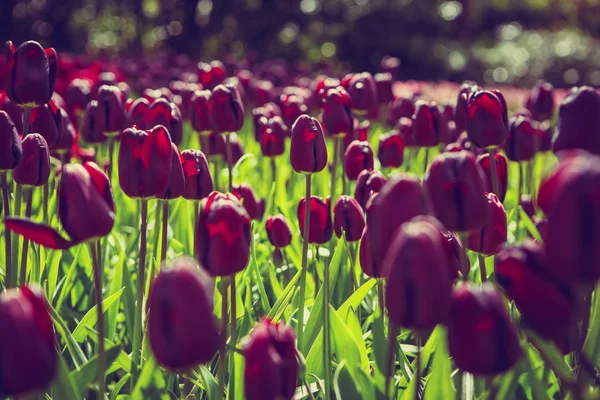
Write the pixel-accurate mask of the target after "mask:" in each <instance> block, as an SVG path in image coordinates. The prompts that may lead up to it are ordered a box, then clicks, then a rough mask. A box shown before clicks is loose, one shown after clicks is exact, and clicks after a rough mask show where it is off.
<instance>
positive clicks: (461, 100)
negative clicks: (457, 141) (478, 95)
mask: <svg viewBox="0 0 600 400" xmlns="http://www.w3.org/2000/svg"><path fill="white" fill-rule="evenodd" d="M478 90H481V88H480V87H479V86H477V84H476V83H475V82H472V81H466V82H463V84H462V85H461V87H460V90H459V92H458V98H457V100H456V105H455V106H454V124H455V125H456V130H457V131H458V132H459V134H460V133H462V132H464V131H465V130H466V129H467V123H466V112H467V101H468V99H469V96H470V95H471V93H472V92H476V91H478Z"/></svg>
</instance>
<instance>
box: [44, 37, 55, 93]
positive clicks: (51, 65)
mask: <svg viewBox="0 0 600 400" xmlns="http://www.w3.org/2000/svg"><path fill="white" fill-rule="evenodd" d="M44 52H45V53H46V57H48V79H49V81H50V85H49V87H50V91H51V92H52V91H53V90H54V81H55V80H56V69H57V68H56V65H57V57H56V50H54V49H52V48H50V49H46V50H44Z"/></svg>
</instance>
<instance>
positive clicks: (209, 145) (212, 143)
mask: <svg viewBox="0 0 600 400" xmlns="http://www.w3.org/2000/svg"><path fill="white" fill-rule="evenodd" d="M230 140H231V137H230ZM200 148H202V151H203V152H204V154H206V155H207V156H208V157H210V156H220V155H222V154H225V153H226V150H227V149H226V143H225V136H223V135H219V134H217V133H213V132H209V133H208V134H206V135H200ZM232 150H233V149H232Z"/></svg>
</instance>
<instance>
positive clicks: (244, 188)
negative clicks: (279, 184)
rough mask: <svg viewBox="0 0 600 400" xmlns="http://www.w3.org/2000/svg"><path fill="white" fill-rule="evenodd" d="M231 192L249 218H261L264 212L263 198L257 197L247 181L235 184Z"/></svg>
mask: <svg viewBox="0 0 600 400" xmlns="http://www.w3.org/2000/svg"><path fill="white" fill-rule="evenodd" d="M231 193H232V194H233V195H234V196H235V197H237V198H238V200H239V201H240V203H242V205H243V206H244V208H245V209H246V212H247V213H248V216H249V217H250V219H254V220H261V219H262V217H263V215H264V214H265V199H258V198H257V197H256V193H254V190H253V189H252V187H251V186H250V185H248V184H247V183H242V184H239V185H236V186H234V187H233V191H232V192H231Z"/></svg>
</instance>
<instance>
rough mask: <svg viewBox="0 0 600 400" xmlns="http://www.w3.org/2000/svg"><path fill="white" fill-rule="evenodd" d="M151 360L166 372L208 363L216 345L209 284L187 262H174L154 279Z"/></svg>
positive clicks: (150, 330)
mask: <svg viewBox="0 0 600 400" xmlns="http://www.w3.org/2000/svg"><path fill="white" fill-rule="evenodd" d="M148 303H149V312H148V336H149V339H150V348H151V349H152V353H154V357H156V360H157V361H158V362H159V364H161V365H162V366H164V367H166V368H168V369H169V370H172V371H173V370H183V369H189V368H194V367H196V366H197V365H198V364H206V363H208V362H210V360H211V359H212V358H213V356H214V355H215V353H216V352H217V347H218V343H219V331H218V328H217V323H216V321H215V317H214V315H213V308H214V304H213V281H212V279H210V277H209V276H208V275H207V274H206V272H204V271H203V270H202V269H200V268H199V267H198V264H197V263H196V262H195V261H194V260H192V259H189V258H177V259H175V260H173V261H172V262H171V265H170V266H169V267H167V268H163V269H162V270H161V271H160V273H159V274H158V276H156V278H155V279H154V282H153V284H152V290H151V291H150V297H149V299H148Z"/></svg>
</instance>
